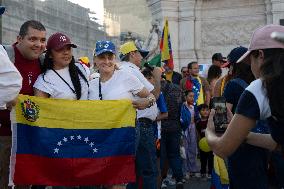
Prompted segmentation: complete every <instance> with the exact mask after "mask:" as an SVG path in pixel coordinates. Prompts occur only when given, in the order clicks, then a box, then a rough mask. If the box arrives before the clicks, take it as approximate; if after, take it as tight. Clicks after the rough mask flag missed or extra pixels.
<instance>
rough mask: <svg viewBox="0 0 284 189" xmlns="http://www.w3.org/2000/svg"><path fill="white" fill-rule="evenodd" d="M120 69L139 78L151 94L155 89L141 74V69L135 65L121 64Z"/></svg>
mask: <svg viewBox="0 0 284 189" xmlns="http://www.w3.org/2000/svg"><path fill="white" fill-rule="evenodd" d="M119 68H120V69H121V70H123V71H125V72H128V73H130V74H132V75H134V76H135V77H137V78H138V79H139V80H140V82H141V83H142V84H143V85H144V87H145V88H146V89H147V90H148V91H150V92H151V91H152V90H153V89H154V86H153V85H152V84H151V83H150V82H149V81H148V80H147V79H146V78H145V77H144V75H143V74H142V73H141V72H140V70H139V68H138V67H137V66H136V65H135V64H132V63H130V62H121V65H120V67H119Z"/></svg>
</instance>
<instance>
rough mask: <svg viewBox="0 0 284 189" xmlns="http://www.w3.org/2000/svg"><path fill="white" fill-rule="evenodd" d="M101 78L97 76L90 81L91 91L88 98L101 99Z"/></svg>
mask: <svg viewBox="0 0 284 189" xmlns="http://www.w3.org/2000/svg"><path fill="white" fill-rule="evenodd" d="M98 83H99V79H98V78H95V79H92V80H91V81H90V82H89V93H88V99H89V100H100V98H99V84H98Z"/></svg>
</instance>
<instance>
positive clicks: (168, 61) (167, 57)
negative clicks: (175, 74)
mask: <svg viewBox="0 0 284 189" xmlns="http://www.w3.org/2000/svg"><path fill="white" fill-rule="evenodd" d="M160 49H161V61H162V62H164V63H165V65H167V66H168V67H169V68H171V69H173V68H174V61H173V54H172V45H171V37H170V33H169V24H168V19H166V21H165V26H164V29H163V34H162V39H161V42H160Z"/></svg>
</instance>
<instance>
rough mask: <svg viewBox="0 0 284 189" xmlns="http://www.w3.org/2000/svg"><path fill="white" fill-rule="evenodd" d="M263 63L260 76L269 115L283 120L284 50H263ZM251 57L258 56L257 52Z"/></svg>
mask: <svg viewBox="0 0 284 189" xmlns="http://www.w3.org/2000/svg"><path fill="white" fill-rule="evenodd" d="M263 52H264V63H263V65H261V67H260V75H261V77H262V79H263V83H264V87H265V88H266V90H267V97H268V99H269V105H270V109H271V113H272V115H273V116H275V117H276V118H277V119H280V120H282V121H283V120H284V111H283V108H284V84H283V83H284V49H264V50H263ZM252 56H255V57H257V56H259V51H258V50H255V51H253V52H252Z"/></svg>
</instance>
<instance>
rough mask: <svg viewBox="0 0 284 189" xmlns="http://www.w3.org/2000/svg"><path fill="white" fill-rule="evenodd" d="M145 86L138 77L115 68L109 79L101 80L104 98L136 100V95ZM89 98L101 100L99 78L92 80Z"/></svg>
mask: <svg viewBox="0 0 284 189" xmlns="http://www.w3.org/2000/svg"><path fill="white" fill-rule="evenodd" d="M143 88H144V86H143V84H142V83H141V82H140V81H139V80H138V79H137V78H136V77H134V76H132V75H131V74H129V73H127V72H124V71H122V70H115V71H114V73H113V75H112V77H111V78H110V79H109V80H107V81H106V82H101V93H102V98H103V100H119V99H130V100H134V99H135V98H134V97H135V95H136V94H137V93H139V92H140V91H141V90H142V89H143ZM88 98H89V100H100V98H99V78H94V79H93V80H91V81H90V87H89V97H88Z"/></svg>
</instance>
